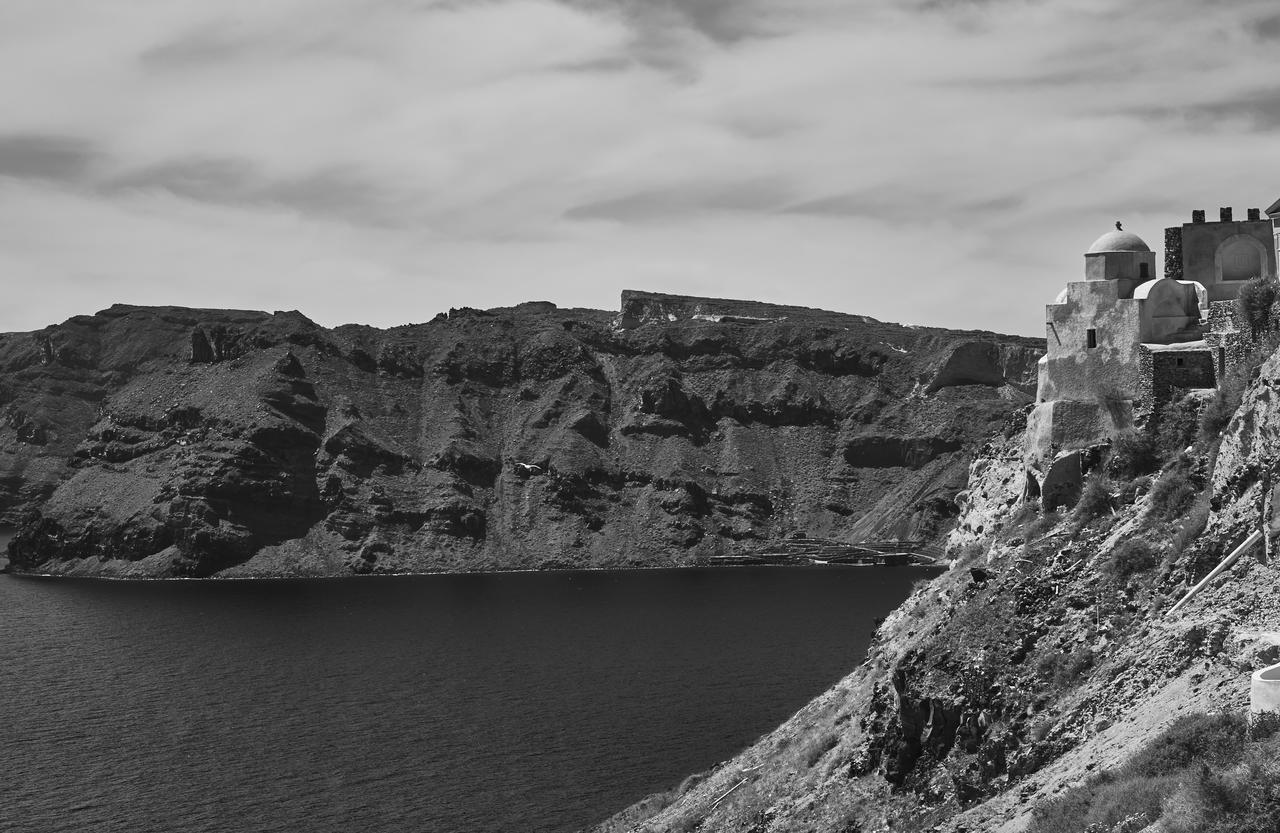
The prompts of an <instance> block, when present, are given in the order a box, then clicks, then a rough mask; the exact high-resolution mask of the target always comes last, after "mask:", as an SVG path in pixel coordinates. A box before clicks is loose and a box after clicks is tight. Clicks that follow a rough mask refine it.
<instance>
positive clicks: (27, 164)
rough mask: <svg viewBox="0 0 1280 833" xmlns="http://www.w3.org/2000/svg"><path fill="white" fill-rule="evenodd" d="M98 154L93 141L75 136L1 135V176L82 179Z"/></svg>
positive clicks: (77, 180)
mask: <svg viewBox="0 0 1280 833" xmlns="http://www.w3.org/2000/svg"><path fill="white" fill-rule="evenodd" d="M96 156H97V153H96V151H95V150H94V148H93V145H92V143H91V142H89V141H88V140H86V139H81V138H77V137H74V136H57V135H48V134H38V133H20V134H14V135H9V136H0V176H7V177H14V178H16V179H47V180H53V181H56V182H79V181H81V180H83V179H84V178H85V175H86V174H87V173H88V172H89V167H90V166H91V165H92V164H93V161H94V159H95V157H96Z"/></svg>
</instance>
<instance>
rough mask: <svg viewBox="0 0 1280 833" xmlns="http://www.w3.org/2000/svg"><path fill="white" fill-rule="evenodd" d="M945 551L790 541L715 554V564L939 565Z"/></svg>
mask: <svg viewBox="0 0 1280 833" xmlns="http://www.w3.org/2000/svg"><path fill="white" fill-rule="evenodd" d="M942 555H943V554H942V549H941V547H938V546H937V545H934V544H926V543H925V542H924V541H912V540H905V541H904V540H887V541H859V542H858V543H850V542H848V541H833V540H831V539H828V538H788V539H786V540H784V541H774V542H770V543H769V544H768V545H767V546H765V547H763V548H761V549H759V550H756V551H753V552H736V553H729V554H723V555H713V556H711V558H710V562H711V563H712V564H799V565H805V564H843V565H846V566H876V565H880V566H884V565H896V566H937V565H939V564H940V563H941V562H942Z"/></svg>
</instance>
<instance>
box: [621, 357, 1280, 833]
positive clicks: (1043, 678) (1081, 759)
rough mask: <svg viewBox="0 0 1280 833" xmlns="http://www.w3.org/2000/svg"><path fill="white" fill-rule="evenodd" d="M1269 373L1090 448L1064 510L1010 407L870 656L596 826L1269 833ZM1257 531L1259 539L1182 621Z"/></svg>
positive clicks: (1274, 819) (1277, 456)
mask: <svg viewBox="0 0 1280 833" xmlns="http://www.w3.org/2000/svg"><path fill="white" fill-rule="evenodd" d="M1274 345H1275V339H1274V338H1273V339H1272V341H1271V342H1270V345H1268V346H1267V347H1268V348H1270V347H1274ZM1264 354H1265V351H1264V353H1263V354H1260V355H1264ZM1255 369H1256V368H1255ZM1277 386H1280V356H1272V357H1271V358H1270V359H1268V360H1267V361H1266V362H1265V363H1264V364H1262V366H1261V369H1260V373H1256V374H1255V375H1254V376H1253V377H1252V379H1250V377H1248V376H1247V375H1242V376H1240V377H1239V378H1236V379H1232V380H1228V382H1227V383H1225V384H1224V386H1223V389H1222V390H1220V391H1219V392H1217V393H1216V394H1215V395H1213V396H1209V397H1206V396H1202V395H1192V396H1190V397H1188V398H1187V399H1186V400H1184V401H1183V402H1181V403H1178V404H1177V405H1176V406H1175V407H1173V408H1171V409H1169V410H1168V411H1167V412H1165V413H1164V414H1163V415H1162V421H1161V424H1162V426H1163V427H1162V428H1161V430H1160V433H1159V434H1157V435H1149V436H1148V437H1147V438H1144V436H1143V435H1138V436H1135V437H1127V438H1124V440H1123V442H1119V443H1118V444H1117V447H1116V448H1115V449H1113V450H1112V452H1111V453H1110V455H1109V456H1108V455H1107V453H1106V452H1101V453H1100V454H1099V455H1097V459H1098V465H1097V467H1096V468H1095V469H1094V471H1093V473H1092V474H1091V475H1090V478H1089V480H1088V481H1087V484H1086V488H1085V490H1084V495H1083V496H1082V498H1081V500H1080V503H1079V504H1078V505H1077V506H1076V507H1075V509H1074V510H1072V511H1070V512H1069V513H1067V514H1064V515H1057V514H1049V515H1042V514H1041V513H1040V512H1039V510H1038V507H1037V506H1036V505H1035V504H1034V503H1030V504H1025V503H1022V502H1021V492H1022V487H1023V482H1024V476H1023V474H1022V469H1021V459H1020V458H1021V450H1022V445H1023V433H1022V432H1023V430H1024V429H1025V412H1024V413H1023V414H1021V415H1019V416H1015V418H1014V419H1012V420H1011V421H1010V423H1009V424H1008V425H1007V426H1006V430H1005V431H1004V432H1003V433H1002V434H1000V435H997V436H996V438H995V439H993V440H992V441H991V442H990V443H989V444H988V445H987V446H986V447H985V448H983V450H982V451H981V452H980V453H979V454H978V455H977V457H976V458H975V460H974V462H973V466H972V469H971V475H970V486H969V489H968V490H967V491H966V493H965V494H964V495H962V496H961V497H960V503H961V504H962V506H963V511H962V513H961V516H960V519H959V524H958V526H957V528H956V529H955V531H954V532H953V534H952V535H951V537H950V542H949V549H950V551H951V553H952V555H953V556H954V558H955V561H954V564H953V568H952V569H951V570H950V571H948V572H947V573H946V574H944V575H942V576H941V577H939V578H937V579H935V580H932V581H929V582H922V583H921V585H920V586H919V587H918V589H917V590H916V592H915V593H914V594H913V595H912V596H911V598H910V599H908V600H907V602H906V603H904V604H903V605H902V606H901V607H900V608H899V609H898V610H897V611H895V613H894V614H893V615H892V616H890V617H889V619H888V620H887V621H886V622H884V623H883V625H882V626H881V627H880V628H879V629H878V631H877V634H876V638H875V641H874V643H873V646H872V648H871V650H870V652H869V656H868V658H867V659H866V661H865V662H864V663H862V665H860V666H859V667H858V668H857V669H856V670H854V671H853V673H852V674H850V675H849V676H848V677H847V678H846V679H844V680H843V681H841V682H840V683H839V684H838V685H837V686H836V687H835V688H834V689H832V690H831V691H829V692H827V693H826V694H824V695H823V696H821V697H819V698H818V699H817V700H815V701H814V702H812V703H811V704H809V705H808V706H806V707H805V708H804V709H802V710H801V711H800V712H799V713H798V714H796V715H795V716H794V717H793V718H792V719H791V720H790V721H788V722H787V723H786V724H784V725H783V726H781V727H779V728H778V729H777V730H775V731H774V732H772V733H770V734H768V735H766V736H765V737H763V738H761V739H760V740H759V741H758V742H757V743H756V744H755V745H753V746H752V747H751V748H749V749H747V750H745V751H744V752H743V753H742V754H741V755H739V756H738V757H737V758H735V759H733V760H730V761H726V762H724V763H723V764H721V765H720V766H718V767H717V768H715V769H714V770H713V771H711V772H709V773H703V774H702V775H699V776H697V777H691V778H689V779H688V780H686V781H685V782H684V783H683V784H682V785H681V786H679V787H677V788H675V789H673V790H672V791H671V792H669V793H666V794H659V795H654V796H650V797H649V798H647V799H645V800H643V801H641V802H639V803H638V804H636V805H635V806H633V807H631V808H629V809H628V810H626V811H624V812H623V813H620V814H619V815H618V816H617V817H615V818H614V819H611V820H609V821H608V822H606V823H604V824H602V825H601V826H600V827H599V828H598V830H599V831H623V830H640V831H654V832H655V833H656V832H657V831H692V830H699V831H750V832H751V833H770V831H779V832H780V831H787V833H799V832H800V831H815V832H816V831H823V832H824V833H827V832H828V831H848V832H849V833H852V832H853V831H860V832H861V833H869V832H870V831H888V830H894V831H954V833H961V831H1007V832H1008V833H1013V831H1020V830H1025V829H1028V826H1030V829H1032V830H1036V831H1041V832H1043V831H1088V833H1135V831H1139V830H1143V831H1147V833H1155V831H1161V833H1173V832H1174V831H1204V830H1209V829H1213V830H1220V829H1221V830H1228V829H1229V830H1233V831H1240V832H1241V833H1243V831H1254V830H1258V831H1262V830H1266V831H1272V830H1275V829H1277V827H1276V825H1277V824H1280V764H1278V763H1277V761H1276V759H1275V757H1274V755H1275V750H1276V748H1277V742H1276V740H1275V739H1274V738H1272V739H1271V740H1267V741H1249V740H1248V738H1247V735H1246V733H1245V730H1244V728H1243V727H1244V723H1243V716H1244V715H1245V714H1246V713H1247V710H1248V705H1249V676H1250V674H1251V672H1252V671H1253V670H1255V669H1257V668H1260V667H1263V666H1265V665H1268V664H1270V663H1274V662H1276V661H1277V659H1280V565H1277V563H1276V561H1275V555H1274V553H1275V552H1276V550H1275V547H1274V540H1275V538H1276V534H1277V530H1278V529H1280V523H1277V518H1278V517H1280V514H1278V513H1280V502H1277V501H1275V500H1273V499H1272V495H1273V490H1274V489H1276V488H1278V487H1280V479H1278V478H1276V477H1275V474H1276V467H1277V461H1280V397H1278V396H1277V392H1276V388H1277ZM1237 403H1240V404H1239V406H1238V408H1237ZM1228 419H1229V421H1228ZM1260 524H1261V525H1262V526H1264V527H1265V528H1266V529H1267V530H1269V532H1268V535H1267V536H1266V537H1265V538H1264V539H1263V541H1262V543H1259V544H1258V545H1257V546H1255V547H1254V548H1253V549H1251V550H1248V551H1246V552H1245V554H1244V555H1243V556H1242V557H1241V558H1240V559H1239V560H1238V561H1237V562H1236V563H1235V564H1234V566H1232V567H1231V568H1230V569H1228V570H1226V571H1225V572H1224V573H1223V574H1222V577H1221V578H1219V579H1217V580H1216V581H1215V582H1213V583H1210V584H1209V585H1208V586H1207V587H1206V589H1205V590H1203V591H1202V592H1201V593H1200V594H1199V595H1198V596H1195V597H1194V598H1193V599H1191V601H1189V602H1188V603H1187V604H1186V605H1185V606H1184V607H1182V608H1181V609H1179V610H1178V611H1176V612H1174V613H1172V614H1171V613H1170V610H1171V608H1172V607H1173V606H1174V604H1175V603H1176V602H1177V601H1178V600H1179V599H1180V598H1182V597H1183V596H1184V594H1185V593H1186V591H1187V590H1188V589H1189V588H1190V587H1191V586H1192V585H1193V584H1195V583H1196V582H1197V581H1198V580H1199V579H1200V578H1202V577H1204V576H1206V575H1207V574H1208V573H1209V571H1210V570H1211V569H1212V568H1213V567H1214V565H1215V564H1217V563H1219V561H1220V560H1221V559H1223V557H1224V556H1225V555H1227V554H1228V553H1230V552H1232V551H1233V550H1235V549H1236V548H1237V547H1238V545H1240V544H1241V542H1242V541H1245V540H1246V539H1247V537H1248V536H1249V535H1250V533H1251V532H1252V531H1254V530H1256V529H1258V528H1259V525H1260ZM1195 715H1200V716H1199V717H1196V716H1195ZM1204 715H1218V717H1205V716H1204ZM1166 731H1167V732H1168V733H1167V734H1165V735H1161V733H1162V732H1166ZM1158 737H1159V738H1160V743H1161V744H1163V747H1161V748H1163V749H1164V750H1165V751H1164V752H1161V751H1159V749H1156V750H1155V751H1145V752H1144V751H1143V750H1144V748H1145V747H1147V746H1148V745H1149V744H1150V743H1151V742H1152V741H1154V740H1155V739H1157V738H1158ZM1223 746H1229V747H1231V749H1229V750H1227V751H1228V752H1230V754H1226V753H1221V754H1219V753H1220V752H1221V750H1220V749H1218V747H1223ZM1170 750H1172V751H1170ZM1138 753H1142V755H1144V756H1145V757H1144V758H1143V760H1142V762H1141V763H1140V764H1135V763H1134V762H1133V761H1132V760H1131V759H1133V756H1135V754H1138ZM1179 756H1180V757H1179ZM1126 761H1128V762H1129V763H1126ZM1122 766H1123V767H1124V768H1121V767H1122ZM1215 825H1216V826H1215Z"/></svg>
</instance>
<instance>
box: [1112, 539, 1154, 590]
mask: <svg viewBox="0 0 1280 833" xmlns="http://www.w3.org/2000/svg"><path fill="white" fill-rule="evenodd" d="M1159 563H1160V551H1159V550H1158V549H1156V547H1155V546H1154V545H1153V544H1152V543H1151V542H1150V541H1145V540H1143V539H1142V538H1130V539H1128V540H1126V541H1121V542H1120V543H1119V544H1118V545H1117V546H1116V548H1115V549H1114V550H1112V551H1111V558H1110V559H1108V560H1107V561H1106V562H1105V563H1104V564H1103V565H1102V570H1103V572H1105V573H1107V575H1109V576H1111V577H1112V578H1113V579H1115V580H1117V581H1123V580H1125V579H1127V578H1129V576H1132V575H1134V574H1135V573H1141V572H1143V571H1145V570H1150V569H1151V568H1152V567H1154V566H1156V565H1157V564H1159Z"/></svg>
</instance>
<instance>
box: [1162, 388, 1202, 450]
mask: <svg viewBox="0 0 1280 833" xmlns="http://www.w3.org/2000/svg"><path fill="white" fill-rule="evenodd" d="M1203 410H1204V400H1203V399H1201V398H1199V397H1197V396H1184V397H1182V398H1181V399H1179V400H1178V401H1176V402H1170V403H1169V404H1167V405H1165V406H1164V407H1163V408H1161V409H1160V413H1159V415H1158V416H1159V418H1158V419H1157V424H1158V426H1159V442H1158V445H1159V448H1160V454H1161V456H1163V457H1165V458H1169V457H1172V456H1173V455H1175V454H1177V453H1178V452H1180V451H1182V450H1183V449H1185V448H1186V447H1187V446H1189V445H1191V444H1192V443H1194V442H1195V441H1196V437H1197V436H1198V435H1199V434H1200V415H1201V412H1202V411H1203Z"/></svg>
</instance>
